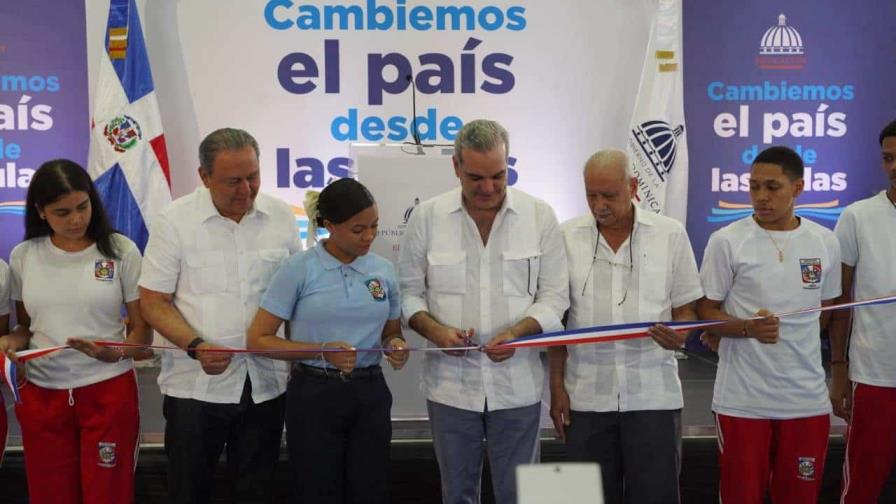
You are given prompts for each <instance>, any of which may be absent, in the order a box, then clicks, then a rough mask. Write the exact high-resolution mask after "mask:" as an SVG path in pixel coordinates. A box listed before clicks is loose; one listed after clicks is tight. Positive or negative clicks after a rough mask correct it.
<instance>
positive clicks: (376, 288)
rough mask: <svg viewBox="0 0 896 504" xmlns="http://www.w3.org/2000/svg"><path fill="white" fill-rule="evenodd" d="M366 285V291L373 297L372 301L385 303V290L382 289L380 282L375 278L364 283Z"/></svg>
mask: <svg viewBox="0 0 896 504" xmlns="http://www.w3.org/2000/svg"><path fill="white" fill-rule="evenodd" d="M364 283H365V284H366V285H367V290H368V291H370V295H371V296H373V299H374V300H376V301H385V300H386V289H384V288H383V284H382V282H380V281H379V280H378V279H376V278H371V279H370V280H367V281H366V282H364Z"/></svg>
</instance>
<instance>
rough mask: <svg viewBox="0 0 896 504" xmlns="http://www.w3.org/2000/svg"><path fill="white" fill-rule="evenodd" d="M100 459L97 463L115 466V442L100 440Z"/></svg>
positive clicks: (98, 446) (98, 444)
mask: <svg viewBox="0 0 896 504" xmlns="http://www.w3.org/2000/svg"><path fill="white" fill-rule="evenodd" d="M97 449H98V451H99V456H100V461H99V462H98V463H97V465H99V466H100V467H115V462H116V458H117V457H116V456H115V443H107V442H104V441H100V442H99V443H97Z"/></svg>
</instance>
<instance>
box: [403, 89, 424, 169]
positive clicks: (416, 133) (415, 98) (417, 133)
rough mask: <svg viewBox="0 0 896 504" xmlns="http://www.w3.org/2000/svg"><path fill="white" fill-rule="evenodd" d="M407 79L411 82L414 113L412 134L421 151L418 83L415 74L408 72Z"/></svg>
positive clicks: (412, 109)
mask: <svg viewBox="0 0 896 504" xmlns="http://www.w3.org/2000/svg"><path fill="white" fill-rule="evenodd" d="M405 79H407V80H408V82H410V83H411V112H412V113H413V114H414V115H413V119H412V121H411V122H412V126H411V128H413V131H412V132H411V136H412V137H413V138H414V145H416V146H417V151H418V152H421V149H420V147H421V146H422V145H421V143H420V133H419V132H418V131H417V85H416V84H415V83H414V76H413V75H412V74H407V75H406V76H405Z"/></svg>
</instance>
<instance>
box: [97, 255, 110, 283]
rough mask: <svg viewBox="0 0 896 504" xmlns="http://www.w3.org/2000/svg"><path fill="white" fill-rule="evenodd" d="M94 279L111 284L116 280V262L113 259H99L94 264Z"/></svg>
mask: <svg viewBox="0 0 896 504" xmlns="http://www.w3.org/2000/svg"><path fill="white" fill-rule="evenodd" d="M93 277H94V278H96V279H97V280H99V281H101V282H111V281H112V279H113V278H115V261H113V260H111V259H97V260H96V262H94V267H93Z"/></svg>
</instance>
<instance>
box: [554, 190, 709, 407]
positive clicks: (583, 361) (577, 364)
mask: <svg viewBox="0 0 896 504" xmlns="http://www.w3.org/2000/svg"><path fill="white" fill-rule="evenodd" d="M635 216H636V219H637V224H636V225H635V228H634V233H633V235H632V236H633V238H631V239H627V240H626V241H625V242H624V243H623V244H622V245H621V246H620V247H619V248H618V249H617V250H616V252H615V253H614V252H613V250H612V249H611V248H610V247H609V245H607V242H606V240H605V239H604V237H603V236H600V238H599V240H600V241H599V242H597V240H598V232H597V227H596V226H595V223H594V217H593V216H592V215H591V214H588V215H583V216H581V217H577V218H575V219H572V220H569V221H566V222H565V223H563V225H562V226H561V227H560V232H561V233H562V234H563V241H564V243H565V244H566V257H567V261H568V263H569V280H570V291H569V300H570V307H569V319H568V322H567V328H568V329H578V328H581V327H590V326H595V325H606V324H624V323H630V322H656V321H668V320H671V318H672V309H673V308H677V307H680V306H683V305H686V304H688V303H691V302H693V301H696V300H697V299H700V297H701V296H702V295H703V289H702V288H701V287H700V277H699V275H698V273H697V263H696V261H695V260H694V252H693V250H692V249H691V242H690V241H689V240H688V235H687V233H686V232H685V230H684V227H682V225H681V224H680V223H679V222H678V221H676V220H674V219H670V218H669V217H664V216H662V215H657V214H654V213H653V212H649V211H645V210H642V209H640V208H637V207H636V209H635ZM596 242H597V243H598V246H597V247H596V250H597V257H596V258H595V255H594V253H595V243H596ZM630 246H631V247H632V250H631V251H630V250H629V247H630ZM630 252H631V253H630ZM630 257H631V258H632V259H633V260H634V265H633V266H634V267H633V268H632V270H631V273H629V268H628V266H627V265H628V262H629V258H630ZM592 265H593V266H592ZM589 273H590V274H589ZM623 296H624V299H625V302H622V300H623ZM620 302H622V304H620ZM567 351H568V352H569V358H568V361H567V363H566V377H565V382H566V390H567V392H568V393H569V400H570V405H571V407H572V409H573V410H576V411H638V410H669V409H679V408H681V407H682V404H683V402H682V396H681V381H680V380H679V378H678V363H677V362H676V360H675V352H673V351H671V350H666V349H664V348H663V347H661V346H659V345H658V344H657V343H656V342H655V341H653V339H651V338H640V339H634V340H628V341H611V342H608V343H598V344H592V345H569V346H568V347H567Z"/></svg>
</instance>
